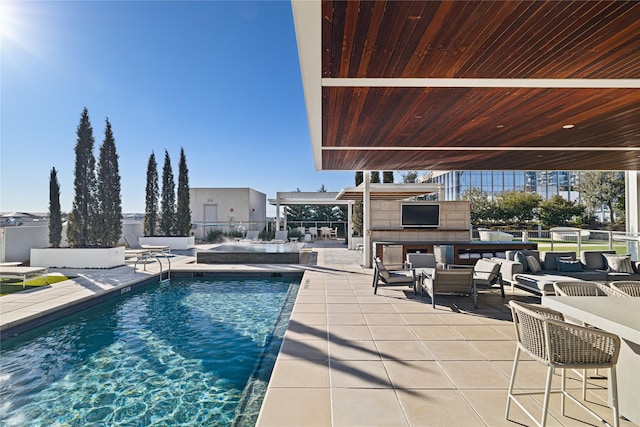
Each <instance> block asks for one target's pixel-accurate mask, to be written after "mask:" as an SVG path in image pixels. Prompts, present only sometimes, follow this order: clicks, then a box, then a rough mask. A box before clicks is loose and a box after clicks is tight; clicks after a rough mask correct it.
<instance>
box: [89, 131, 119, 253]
mask: <svg viewBox="0 0 640 427" xmlns="http://www.w3.org/2000/svg"><path fill="white" fill-rule="evenodd" d="M97 178H98V179H97V185H96V190H97V191H96V195H97V197H96V198H97V201H98V203H97V206H98V212H97V213H98V214H97V215H96V218H95V224H96V226H95V230H94V233H93V234H94V238H95V242H96V244H97V245H98V246H103V247H111V246H116V245H117V244H118V241H119V240H120V236H122V201H121V198H120V171H119V168H118V153H117V152H116V142H115V139H114V137H113V132H112V130H111V123H110V122H109V119H106V125H105V130H104V141H103V143H102V145H101V146H100V156H99V158H98V168H97Z"/></svg>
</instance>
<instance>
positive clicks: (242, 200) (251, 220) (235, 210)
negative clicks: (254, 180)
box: [189, 188, 267, 239]
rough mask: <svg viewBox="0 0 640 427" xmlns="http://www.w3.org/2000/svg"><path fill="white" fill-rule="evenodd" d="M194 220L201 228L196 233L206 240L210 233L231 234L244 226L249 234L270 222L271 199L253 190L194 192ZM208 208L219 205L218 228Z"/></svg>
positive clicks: (190, 193) (200, 189) (228, 189)
mask: <svg viewBox="0 0 640 427" xmlns="http://www.w3.org/2000/svg"><path fill="white" fill-rule="evenodd" d="M189 197H190V204H189V207H190V209H191V220H192V222H193V223H194V224H196V225H197V229H196V230H195V231H194V232H195V236H196V238H197V239H202V238H203V237H204V236H205V235H206V233H207V232H208V229H210V228H217V229H220V230H223V231H229V230H230V229H231V228H232V227H233V228H236V227H238V226H239V225H240V224H241V223H242V226H243V227H244V228H245V229H246V230H262V229H263V228H264V223H265V221H266V209H267V196H266V195H265V194H264V193H261V192H259V191H256V190H254V189H252V188H190V189H189ZM206 205H215V206H216V210H217V218H216V221H215V224H213V223H211V220H210V219H209V218H206V220H207V224H205V223H204V222H205V209H206Z"/></svg>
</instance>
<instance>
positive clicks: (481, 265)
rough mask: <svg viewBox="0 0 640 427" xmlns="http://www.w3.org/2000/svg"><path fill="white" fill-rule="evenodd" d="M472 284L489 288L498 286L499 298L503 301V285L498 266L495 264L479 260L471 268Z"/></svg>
mask: <svg viewBox="0 0 640 427" xmlns="http://www.w3.org/2000/svg"><path fill="white" fill-rule="evenodd" d="M473 282H474V284H475V285H476V290H477V287H478V285H483V286H488V287H491V286H493V285H495V284H498V285H500V296H501V297H502V299H504V283H503V282H502V275H501V274H500V264H499V263H497V262H492V261H488V260H485V259H479V260H478V262H476V264H475V265H474V266H473Z"/></svg>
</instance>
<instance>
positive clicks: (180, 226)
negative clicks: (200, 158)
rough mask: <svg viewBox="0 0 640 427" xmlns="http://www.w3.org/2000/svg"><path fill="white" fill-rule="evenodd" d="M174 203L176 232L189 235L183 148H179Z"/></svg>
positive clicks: (187, 178)
mask: <svg viewBox="0 0 640 427" xmlns="http://www.w3.org/2000/svg"><path fill="white" fill-rule="evenodd" d="M177 194H178V195H177V197H178V200H177V203H176V234H177V235H178V236H189V234H190V233H191V209H189V202H190V198H189V169H188V168H187V158H186V156H185V155H184V149H183V148H182V147H181V148H180V163H179V164H178V190H177Z"/></svg>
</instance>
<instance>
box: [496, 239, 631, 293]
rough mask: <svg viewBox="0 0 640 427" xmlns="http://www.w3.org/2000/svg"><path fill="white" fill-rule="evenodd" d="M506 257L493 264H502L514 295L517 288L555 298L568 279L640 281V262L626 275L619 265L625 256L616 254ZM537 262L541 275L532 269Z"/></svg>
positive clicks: (519, 254) (522, 253)
mask: <svg viewBox="0 0 640 427" xmlns="http://www.w3.org/2000/svg"><path fill="white" fill-rule="evenodd" d="M505 256H506V259H504V258H492V260H493V261H495V262H499V263H500V264H501V268H500V272H501V274H502V278H503V280H505V281H506V282H508V283H509V284H511V290H512V291H513V288H514V286H515V287H518V288H520V289H524V290H526V291H529V292H532V293H534V294H537V295H554V293H555V291H554V288H553V284H554V283H555V282H559V281H565V280H567V278H572V279H577V280H585V281H594V282H603V283H604V282H612V281H622V280H640V262H638V261H631V262H630V263H631V272H623V271H622V270H625V268H620V267H619V266H617V265H616V263H617V262H619V261H620V260H621V257H622V256H616V255H615V251H613V250H602V251H583V252H582V253H581V254H580V259H577V257H576V253H575V252H539V251H537V250H520V251H506V253H505ZM607 256H608V257H609V261H608V260H607ZM527 257H532V258H533V260H535V261H533V260H532V259H531V258H529V259H528V260H527ZM612 257H613V258H612ZM536 262H537V263H538V264H539V266H540V271H532V269H531V268H530V264H531V263H533V264H534V266H535V263H536ZM611 265H613V266H614V268H612V267H611ZM616 267H617V268H616ZM627 267H628V266H627ZM626 269H627V270H628V268H626Z"/></svg>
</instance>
